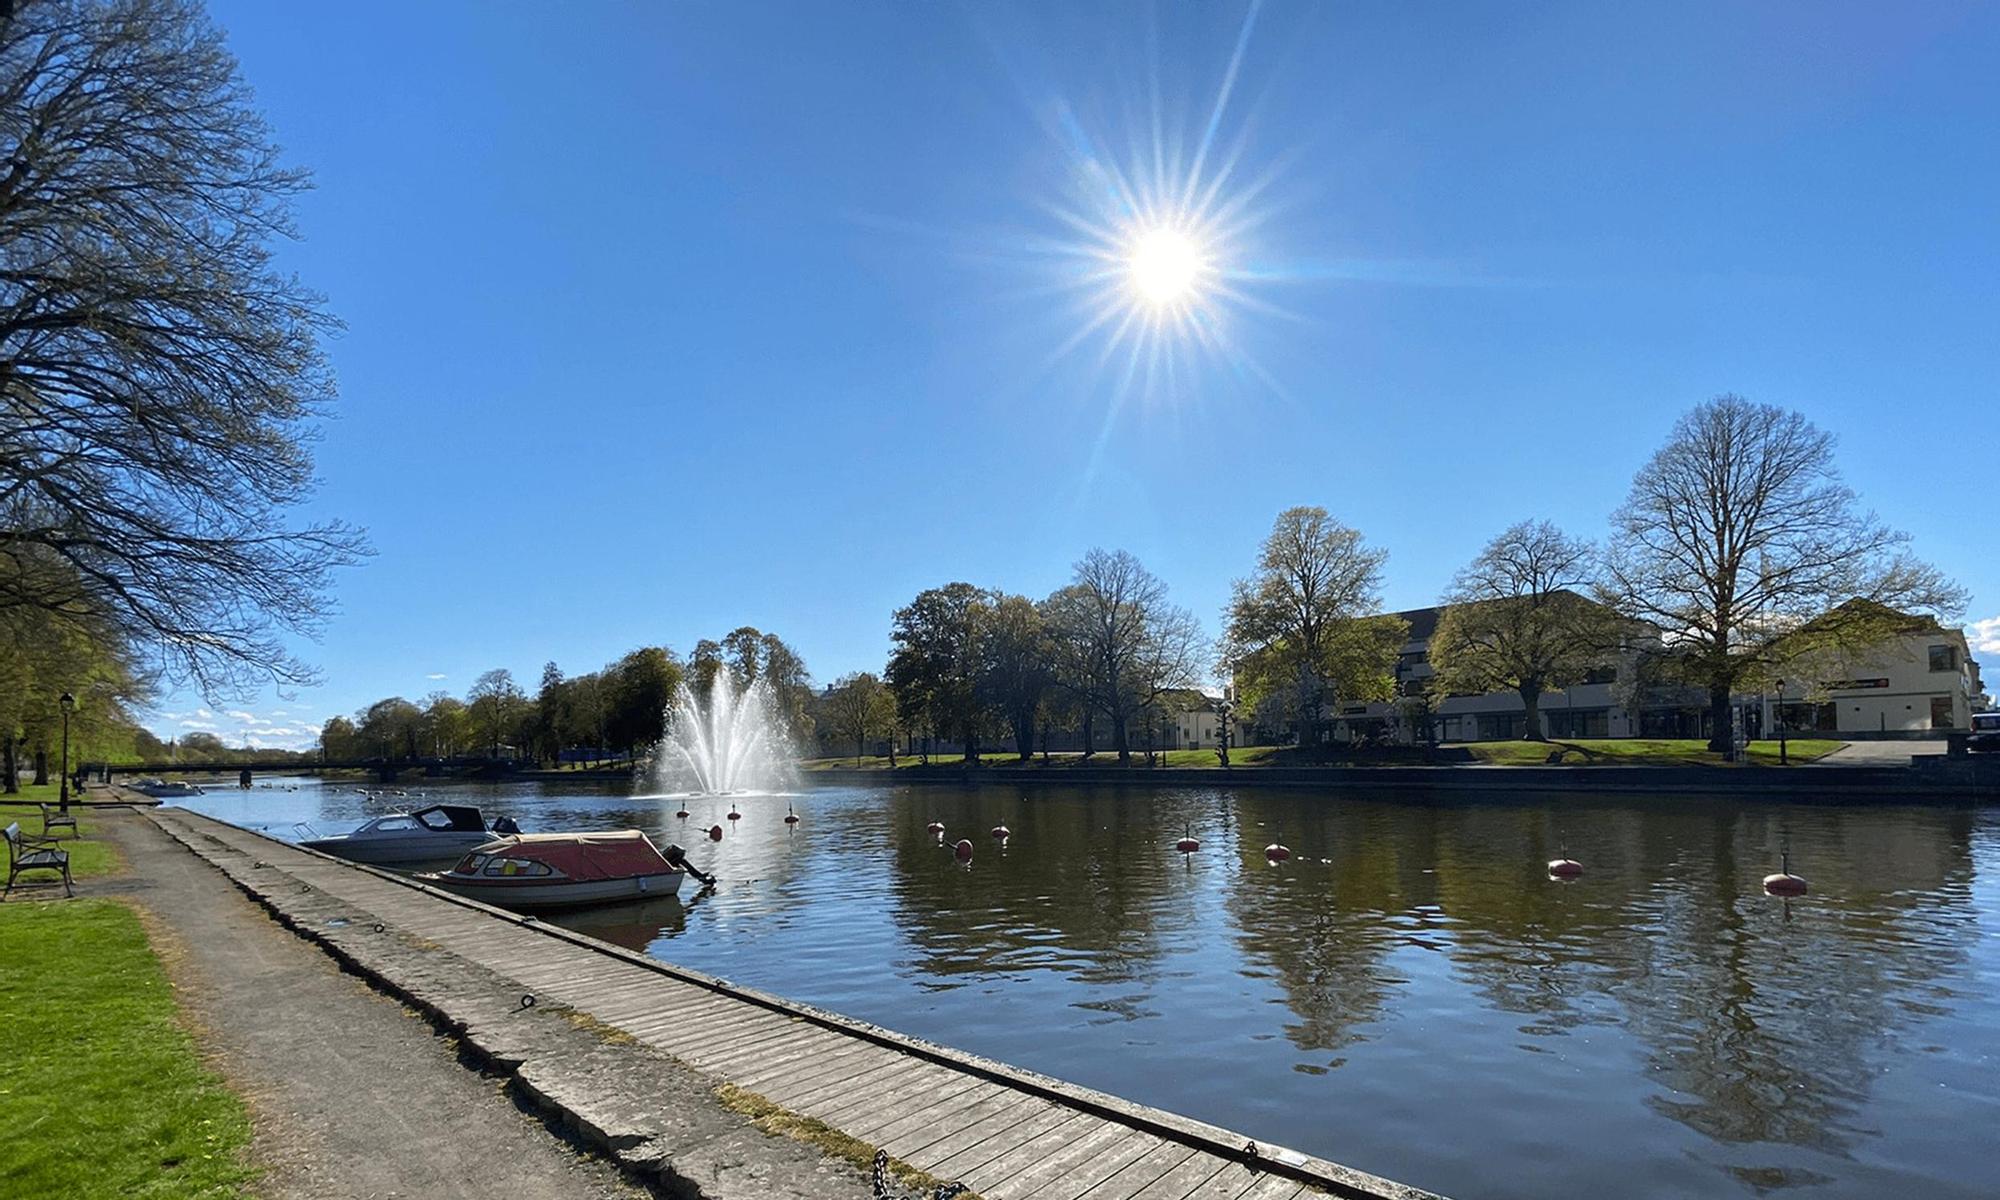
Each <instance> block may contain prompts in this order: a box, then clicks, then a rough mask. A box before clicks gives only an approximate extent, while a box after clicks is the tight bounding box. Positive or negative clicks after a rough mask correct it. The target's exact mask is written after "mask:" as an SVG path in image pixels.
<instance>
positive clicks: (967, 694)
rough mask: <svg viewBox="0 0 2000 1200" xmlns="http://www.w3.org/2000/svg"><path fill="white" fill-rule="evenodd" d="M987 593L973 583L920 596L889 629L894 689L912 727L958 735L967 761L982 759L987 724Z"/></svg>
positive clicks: (898, 613) (899, 613) (931, 590)
mask: <svg viewBox="0 0 2000 1200" xmlns="http://www.w3.org/2000/svg"><path fill="white" fill-rule="evenodd" d="M989 610H990V600H989V597H988V596H987V594H986V593H985V592H984V591H982V590H980V589H979V588H976V587H974V586H972V585H971V584H969V583H948V584H946V585H944V586H943V587H938V588H929V589H927V590H925V591H922V592H919V593H918V594H917V597H916V599H914V600H912V601H911V602H910V603H909V604H908V605H906V606H905V607H903V608H899V609H897V610H896V615H895V617H894V619H893V621H892V623H891V625H890V630H889V640H890V642H891V643H893V645H894V649H892V650H891V651H890V654H889V686H890V687H892V688H894V689H895V692H896V702H897V706H898V710H899V712H900V713H901V715H902V718H903V721H904V723H905V726H906V727H907V728H911V729H916V730H921V731H923V732H924V734H925V738H926V758H928V756H929V755H928V742H929V735H931V734H933V733H948V734H953V735H956V736H957V737H958V738H959V740H960V742H961V743H962V744H963V745H964V747H965V757H966V761H968V762H977V761H978V760H979V735H980V730H981V729H982V727H983V726H984V724H985V718H986V712H985V707H984V704H983V700H984V696H983V695H982V692H981V688H980V671H981V668H982V666H983V663H982V659H981V653H980V632H981V627H982V625H983V623H984V619H985V617H986V615H987V613H988V611H989Z"/></svg>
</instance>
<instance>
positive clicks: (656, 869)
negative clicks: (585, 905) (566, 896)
mask: <svg viewBox="0 0 2000 1200" xmlns="http://www.w3.org/2000/svg"><path fill="white" fill-rule="evenodd" d="M475 855H489V856H491V857H494V858H512V859H524V860H526V861H528V862H539V863H547V864H548V865H549V866H551V867H554V868H555V869H556V870H558V871H560V872H562V873H563V874H564V875H566V876H568V877H569V878H571V879H629V878H631V877H632V876H634V875H664V874H666V873H667V872H669V871H672V870H674V869H675V868H674V866H673V864H671V863H669V862H668V861H667V860H666V859H664V858H662V857H660V852H659V850H658V849H657V848H656V847H655V846H654V845H653V841H652V839H651V838H649V837H647V836H646V835H645V834H644V833H643V832H641V831H639V830H637V829H621V830H618V831H617V832H615V833H517V834H515V835H514V836H512V837H504V838H501V839H499V840H498V841H492V842H488V843H486V844H485V845H484V846H481V847H479V848H478V849H477V850H474V851H473V852H472V855H468V856H467V859H468V861H470V859H471V858H472V857H473V856H475ZM463 866H464V864H460V867H461V868H462V867H463Z"/></svg>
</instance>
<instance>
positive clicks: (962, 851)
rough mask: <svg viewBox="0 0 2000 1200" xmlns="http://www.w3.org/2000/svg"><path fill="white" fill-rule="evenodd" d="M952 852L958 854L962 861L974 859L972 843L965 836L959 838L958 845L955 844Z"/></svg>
mask: <svg viewBox="0 0 2000 1200" xmlns="http://www.w3.org/2000/svg"><path fill="white" fill-rule="evenodd" d="M951 852H952V853H953V854H954V855H957V856H958V861H960V862H971V861H972V843H971V842H969V841H967V840H966V839H964V838H960V839H958V845H956V846H953V847H952V848H951Z"/></svg>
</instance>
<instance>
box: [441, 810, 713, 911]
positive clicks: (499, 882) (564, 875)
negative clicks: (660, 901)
mask: <svg viewBox="0 0 2000 1200" xmlns="http://www.w3.org/2000/svg"><path fill="white" fill-rule="evenodd" d="M690 874H691V875H694V876H695V877H696V878H698V879H702V880H704V881H706V882H713V880H712V879H710V877H708V876H705V875H703V874H702V873H701V872H700V871H697V870H695V868H694V867H693V866H691V865H689V863H688V861H687V858H686V856H685V853H684V852H683V851H682V850H681V848H680V847H679V846H668V847H667V852H666V853H665V854H661V853H660V850H659V848H658V847H656V846H654V845H653V842H652V839H651V838H648V837H647V836H646V835H645V834H644V833H642V832H640V831H639V830H637V829H624V830H619V831H616V832H608V833H524V834H516V835H514V836H512V837H504V838H500V839H498V840H496V841H492V842H488V843H487V844H486V845H484V846H481V847H479V848H478V849H477V850H474V851H473V852H472V853H470V854H467V855H466V856H465V857H464V858H463V859H461V860H459V863H458V865H457V866H455V867H453V868H452V869H451V870H449V871H427V872H423V873H420V874H418V875H417V876H416V878H417V879H419V880H421V881H423V882H424V883H428V884H431V885H432V886H434V887H440V888H443V889H444V890H445V891H448V892H452V893H454V894H456V895H460V896H464V897H465V898H467V899H469V900H478V901H481V902H483V903H486V904H493V905H498V906H499V907H501V908H512V909H520V910H524V911H525V910H532V909H544V908H567V907H572V906H575V905H582V904H610V903H616V902H619V901H629V900H642V899H646V898H648V897H660V896H672V895H674V894H675V893H677V892H679V891H680V887H681V880H682V879H683V878H684V877H685V876H687V875H690Z"/></svg>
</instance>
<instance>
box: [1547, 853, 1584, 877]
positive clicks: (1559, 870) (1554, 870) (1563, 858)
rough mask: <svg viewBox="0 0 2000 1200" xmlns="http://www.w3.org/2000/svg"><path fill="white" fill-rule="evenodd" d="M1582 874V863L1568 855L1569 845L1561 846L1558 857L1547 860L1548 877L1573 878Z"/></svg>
mask: <svg viewBox="0 0 2000 1200" xmlns="http://www.w3.org/2000/svg"><path fill="white" fill-rule="evenodd" d="M1581 874H1583V864H1582V863H1580V862H1578V861H1576V860H1575V859H1573V858H1571V857H1570V856H1569V847H1568V846H1564V847H1563V848H1562V854H1561V855H1560V857H1557V858H1552V859H1550V860H1549V878H1550V879H1575V878H1576V877H1577V876H1579V875H1581Z"/></svg>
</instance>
